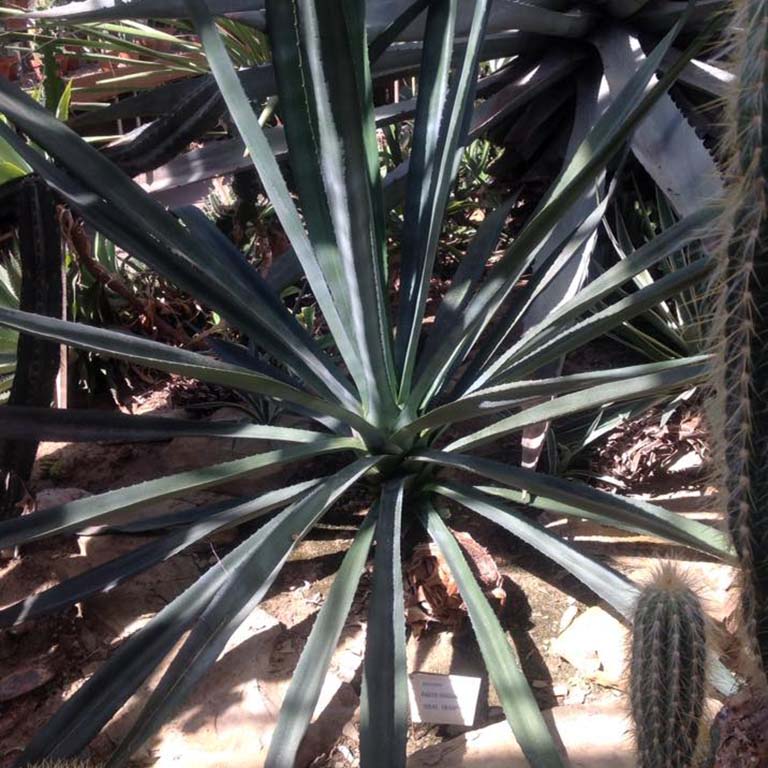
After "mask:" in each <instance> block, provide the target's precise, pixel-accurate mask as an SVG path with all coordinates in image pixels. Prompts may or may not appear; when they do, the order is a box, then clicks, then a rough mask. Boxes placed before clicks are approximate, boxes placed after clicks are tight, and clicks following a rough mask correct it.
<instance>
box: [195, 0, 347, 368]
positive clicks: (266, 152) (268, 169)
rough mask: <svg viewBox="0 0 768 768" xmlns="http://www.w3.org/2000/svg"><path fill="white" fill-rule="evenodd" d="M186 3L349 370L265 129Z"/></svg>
mask: <svg viewBox="0 0 768 768" xmlns="http://www.w3.org/2000/svg"><path fill="white" fill-rule="evenodd" d="M186 2H187V5H188V8H189V11H190V14H191V15H192V19H193V21H194V23H195V26H196V27H197V30H198V32H199V34H200V39H201V41H202V43H203V47H204V48H205V52H206V56H207V57H208V62H209V64H210V65H211V71H212V73H213V75H214V77H215V78H216V82H217V83H218V84H219V88H220V89H221V93H222V95H223V97H224V100H225V102H226V104H227V107H228V108H229V112H230V115H231V116H232V119H233V121H234V123H235V125H236V126H237V129H238V131H239V132H240V135H241V136H242V138H243V141H244V142H245V146H246V147H247V149H248V153H249V155H250V157H251V160H252V161H253V164H254V166H255V168H256V171H257V172H258V174H259V178H260V180H261V183H262V184H263V185H264V189H265V190H266V192H267V195H268V197H269V200H270V202H271V203H272V205H273V207H274V209H275V213H276V214H277V217H278V219H279V220H280V223H281V224H282V226H283V229H284V230H285V233H286V235H287V236H288V239H289V240H290V241H291V245H292V246H293V249H294V251H295V252H296V256H297V257H298V259H299V261H300V263H301V266H302V268H303V269H304V272H305V274H306V276H307V280H308V281H309V284H310V286H311V287H312V292H313V294H314V297H315V299H316V301H317V303H318V305H319V306H320V309H321V311H322V313H323V317H324V318H325V321H326V322H327V323H328V327H329V328H330V330H331V333H332V335H333V338H334V340H335V341H336V343H337V345H338V347H339V351H340V352H341V355H342V357H343V358H344V360H345V361H346V362H347V364H348V365H349V366H350V370H354V367H355V358H356V356H357V353H355V352H354V345H353V344H352V341H351V336H350V334H349V332H348V331H347V328H346V326H345V324H344V323H343V322H342V319H341V318H340V316H339V314H338V310H337V307H336V304H335V303H334V297H333V296H332V295H331V293H330V291H329V286H328V284H327V278H326V276H325V275H324V274H323V270H322V267H321V265H320V263H319V262H318V258H317V255H316V254H315V252H314V251H313V249H312V246H311V244H310V242H309V239H308V238H307V234H306V232H305V231H304V226H303V225H302V223H301V220H300V218H299V215H298V212H297V211H296V206H295V205H294V202H293V199H292V198H291V195H290V193H289V191H288V187H287V186H286V184H285V179H284V178H283V176H282V174H281V172H280V168H279V167H278V165H277V161H276V160H275V157H274V155H273V154H272V149H271V148H270V146H269V143H268V142H267V139H266V137H265V136H264V130H263V129H262V127H261V125H260V124H259V121H258V118H257V117H256V114H255V113H254V111H253V110H252V109H251V105H250V102H249V101H248V98H247V96H246V95H245V92H244V91H243V86H242V84H241V83H240V80H239V78H238V76H237V73H236V72H235V70H234V69H233V67H232V62H231V61H230V60H229V56H228V55H227V51H226V49H225V47H224V44H223V43H222V41H221V37H220V36H219V33H218V32H217V30H216V27H215V25H214V23H213V20H212V18H211V16H210V14H209V12H208V9H207V8H206V5H205V2H203V0H186Z"/></svg>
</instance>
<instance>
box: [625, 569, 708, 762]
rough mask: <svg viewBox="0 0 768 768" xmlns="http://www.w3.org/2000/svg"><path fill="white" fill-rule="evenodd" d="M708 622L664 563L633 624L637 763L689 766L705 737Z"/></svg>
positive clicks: (632, 688) (640, 601) (632, 692)
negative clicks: (703, 719) (703, 735)
mask: <svg viewBox="0 0 768 768" xmlns="http://www.w3.org/2000/svg"><path fill="white" fill-rule="evenodd" d="M706 670H707V622H706V617H705V614H704V611H703V609H702V607H701V604H700V602H699V599H698V598H697V597H696V594H695V593H694V592H693V590H692V589H691V588H690V587H689V586H688V585H687V584H686V582H685V581H684V580H683V579H682V578H681V577H680V575H679V574H678V573H677V572H676V571H675V570H674V568H672V567H670V566H663V567H662V568H661V569H660V570H659V571H658V572H657V574H656V575H655V577H654V579H653V580H652V581H651V582H650V583H649V584H648V585H647V586H646V587H645V588H644V589H643V591H642V592H641V593H640V597H639V599H638V601H637V606H636V608H635V614H634V619H633V627H632V647H631V657H630V665H629V691H630V702H631V708H632V717H633V719H634V721H635V738H636V741H637V751H638V763H637V765H638V768H689V766H691V765H693V761H694V759H696V757H697V754H698V749H699V744H700V737H701V730H702V729H701V724H702V715H703V710H704V695H705V691H706V679H707V675H706Z"/></svg>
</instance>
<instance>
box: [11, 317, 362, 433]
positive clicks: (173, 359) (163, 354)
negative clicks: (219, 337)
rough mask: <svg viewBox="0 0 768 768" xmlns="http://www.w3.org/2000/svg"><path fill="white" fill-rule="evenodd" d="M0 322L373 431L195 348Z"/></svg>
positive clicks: (44, 324) (75, 326) (45, 322)
mask: <svg viewBox="0 0 768 768" xmlns="http://www.w3.org/2000/svg"><path fill="white" fill-rule="evenodd" d="M0 325H4V326H7V327H9V328H13V329H15V330H17V331H22V332H24V333H29V334H32V335H34V336H38V337H41V338H45V339H50V340H51V341H58V342H59V343H61V344H66V345H68V346H72V347H78V348H82V349H88V350H89V351H91V352H96V353H98V354H102V355H107V356H109V357H116V358H118V359H121V360H128V361H129V362H132V363H136V364H137V365H145V366H147V367H149V368H155V369H157V370H160V371H166V372H168V373H177V374H182V375H185V376H191V377H192V378H195V379H198V380H199V381H208V382H211V383H214V384H224V385H227V386H230V387H234V388H236V389H244V390H246V391H248V392H256V393H258V394H262V395H269V396H272V397H277V398H281V399H284V400H288V401H290V402H293V403H297V404H299V405H303V406H306V407H307V408H311V409H312V410H315V411H318V412H320V413H324V414H327V415H329V416H336V417H338V418H341V419H342V420H344V421H347V422H348V423H349V424H350V425H351V426H352V427H354V428H355V429H358V430H359V431H360V432H361V434H367V435H369V436H372V435H373V434H375V430H373V427H371V425H370V424H368V423H367V422H366V421H365V420H364V419H362V417H360V416H358V415H357V414H355V413H352V412H350V411H347V410H345V409H344V408H341V407H339V406H337V405H335V404H333V403H330V402H328V401H325V400H322V399H320V398H319V397H315V396H314V395H309V394H307V393H305V392H302V391H301V390H299V389H296V388H295V387H292V386H291V385H289V384H285V383H284V382H282V381H278V380H276V379H273V378H271V377H269V376H264V375H262V374H259V373H256V372H254V371H251V370H245V369H243V368H239V367H237V366H234V365H227V364H226V363H222V362H220V361H219V360H214V359H213V358H210V357H204V356H203V355H200V354H198V353H196V352H189V351H187V350H183V349H179V348H176V347H170V346H168V345H165V344H160V343H158V342H155V341H150V340H148V339H142V338H140V337H138V336H132V335H130V334H127V333H118V332H116V331H107V330H104V329H102V328H96V327H94V326H88V325H83V324H81V323H71V322H69V321H65V320H56V319H53V318H49V317H43V316H42V315H34V314H31V313H28V312H19V311H16V310H11V309H2V308H0Z"/></svg>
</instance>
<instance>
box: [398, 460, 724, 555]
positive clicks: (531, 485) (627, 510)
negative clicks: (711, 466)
mask: <svg viewBox="0 0 768 768" xmlns="http://www.w3.org/2000/svg"><path fill="white" fill-rule="evenodd" d="M412 458H413V459H414V460H416V461H423V462H427V463H430V464H438V465H440V466H444V467H454V468H455V469H463V470H466V471H467V472H474V473H475V474H479V475H482V476H483V477H488V478H490V479H492V480H495V481H496V482H499V483H503V484H505V485H510V486H512V487H513V488H519V489H521V490H523V491H527V492H528V493H530V494H532V495H535V496H539V495H541V496H544V497H546V498H549V499H552V500H553V501H556V502H559V503H562V504H566V505H567V506H571V507H583V508H584V509H586V510H593V511H595V512H596V513H598V514H602V515H605V516H607V517H615V518H616V519H617V520H619V521H625V520H626V521H627V522H628V523H630V524H631V523H633V522H634V521H638V520H642V521H644V525H645V526H646V529H647V530H648V531H652V532H653V534H654V535H656V536H659V537H661V538H664V539H667V540H669V541H673V542H675V543H678V544H683V545H685V546H687V547H692V548H693V549H698V550H700V551H702V552H707V553H709V554H712V555H715V556H716V557H719V558H722V559H723V560H725V561H727V562H732V561H733V558H734V555H733V550H732V548H731V546H730V544H729V543H728V540H727V537H726V536H724V535H723V534H722V533H721V532H720V531H718V530H716V529H714V528H710V527H709V526H706V525H704V524H702V523H699V522H697V521H695V520H687V519H686V518H684V517H682V515H678V514H675V513H674V512H670V511H668V510H666V509H663V508H662V507H658V506H656V505H654V504H649V503H648V502H646V501H641V500H639V499H631V498H627V497H623V496H616V495H614V494H610V493H606V492H605V491H599V490H597V489H596V488H592V487H591V486H589V485H586V484H585V483H577V482H570V481H568V480H565V479H563V478H560V477H552V476H550V475H545V474H542V473H540V472H534V471H532V470H530V469H523V468H522V467H512V466H508V465H507V464H502V463H501V462H499V461H493V460H492V459H481V458H477V457H474V456H465V455H461V454H451V453H447V452H445V451H435V450H426V451H419V452H418V453H415V454H413V456H412Z"/></svg>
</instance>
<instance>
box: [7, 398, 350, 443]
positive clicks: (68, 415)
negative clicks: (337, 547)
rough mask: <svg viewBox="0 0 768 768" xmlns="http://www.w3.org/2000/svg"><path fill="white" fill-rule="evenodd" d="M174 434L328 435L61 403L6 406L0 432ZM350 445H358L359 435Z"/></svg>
mask: <svg viewBox="0 0 768 768" xmlns="http://www.w3.org/2000/svg"><path fill="white" fill-rule="evenodd" d="M176 437H221V438H236V439H242V440H273V441H275V442H285V443H314V442H317V440H318V439H320V440H322V439H324V438H326V437H328V435H327V434H326V435H324V434H323V433H321V432H312V431H310V430H308V429H294V428H291V427H275V426H271V425H267V424H249V423H247V422H241V421H219V422H207V421H191V420H184V419H171V418H165V417H164V416H129V415H128V414H123V413H102V412H100V411H85V410H83V411H78V410H65V409H57V408H32V407H23V406H8V407H6V408H4V409H3V411H2V418H1V419H0V438H11V439H14V440H24V439H29V438H33V439H35V440H52V441H54V442H57V441H61V442H72V443H77V442H117V441H125V442H143V441H152V440H171V439H173V438H176ZM349 447H350V448H357V447H359V443H357V442H356V441H355V440H351V439H350V442H349Z"/></svg>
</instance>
